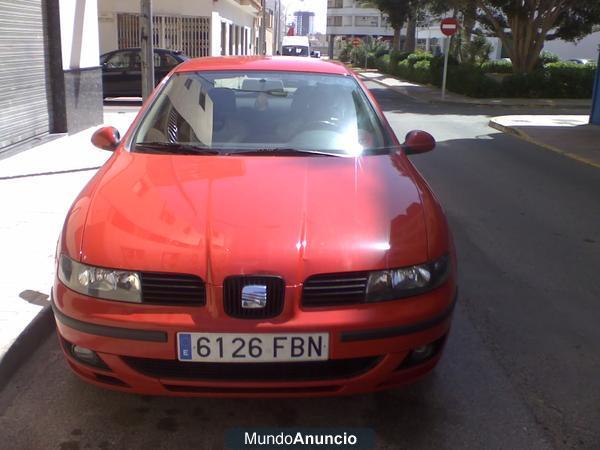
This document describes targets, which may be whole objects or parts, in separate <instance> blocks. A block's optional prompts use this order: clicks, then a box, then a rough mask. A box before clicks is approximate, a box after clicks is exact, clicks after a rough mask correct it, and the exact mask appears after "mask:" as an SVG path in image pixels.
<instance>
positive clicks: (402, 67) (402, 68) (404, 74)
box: [395, 59, 412, 80]
mask: <svg viewBox="0 0 600 450" xmlns="http://www.w3.org/2000/svg"><path fill="white" fill-rule="evenodd" d="M411 69H412V67H411V66H410V64H409V63H408V59H404V60H402V61H400V62H399V63H398V64H396V72H395V75H397V76H399V77H400V78H405V79H407V80H410V75H411Z"/></svg>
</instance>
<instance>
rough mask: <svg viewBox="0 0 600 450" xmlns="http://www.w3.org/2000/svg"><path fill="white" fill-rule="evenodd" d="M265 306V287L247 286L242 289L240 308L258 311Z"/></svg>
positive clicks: (259, 285) (261, 285) (257, 285)
mask: <svg viewBox="0 0 600 450" xmlns="http://www.w3.org/2000/svg"><path fill="white" fill-rule="evenodd" d="M265 306H267V286H265V285H263V284H249V285H247V286H244V287H243V288H242V308H244V309H260V308H264V307H265Z"/></svg>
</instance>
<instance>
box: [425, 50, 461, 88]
mask: <svg viewBox="0 0 600 450" xmlns="http://www.w3.org/2000/svg"><path fill="white" fill-rule="evenodd" d="M457 65H458V60H457V59H456V58H455V57H454V56H452V55H448V68H450V67H452V66H457ZM430 68H431V82H432V84H435V85H436V86H441V85H442V78H443V74H444V56H443V55H440V56H434V57H433V59H432V60H431V62H430Z"/></svg>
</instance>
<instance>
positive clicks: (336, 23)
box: [327, 16, 342, 27]
mask: <svg viewBox="0 0 600 450" xmlns="http://www.w3.org/2000/svg"><path fill="white" fill-rule="evenodd" d="M327 25H328V26H330V27H341V26H342V16H327Z"/></svg>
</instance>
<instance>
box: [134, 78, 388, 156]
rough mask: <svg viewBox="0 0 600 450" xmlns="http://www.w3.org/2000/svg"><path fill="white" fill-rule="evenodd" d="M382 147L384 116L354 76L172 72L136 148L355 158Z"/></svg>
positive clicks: (145, 121)
mask: <svg viewBox="0 0 600 450" xmlns="http://www.w3.org/2000/svg"><path fill="white" fill-rule="evenodd" d="M385 146H386V133H385V132H384V130H383V127H382V126H381V123H380V121H379V118H378V117H377V115H376V114H375V111H374V109H373V107H372V106H371V103H370V102H369V101H368V99H367V97H366V96H365V94H364V92H363V90H362V89H361V87H360V86H359V84H358V83H357V82H356V80H355V79H353V78H352V77H350V76H344V75H324V74H315V73H293V72H274V71H270V72H243V73H242V72H240V71H238V72H234V71H231V72H212V71H211V72H181V73H177V74H175V75H174V76H172V77H171V78H170V80H169V81H168V83H167V85H166V86H165V87H164V89H163V90H162V91H161V92H160V94H159V95H158V97H157V98H156V100H155V101H154V103H153V104H152V105H151V107H150V109H149V111H148V113H147V114H146V115H145V116H144V118H143V120H142V121H141V124H140V126H139V127H138V129H137V132H136V133H135V136H134V139H133V146H132V150H133V151H138V152H161V153H186V154H192V153H194V154H198V155H209V154H216V153H219V154H227V155H231V154H235V153H246V154H252V153H255V154H259V153H261V152H262V153H267V152H270V153H271V154H282V155H284V154H285V155H298V154H316V153H318V154H329V155H336V156H357V155H361V154H368V153H373V152H375V151H376V150H377V149H382V148H385Z"/></svg>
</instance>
